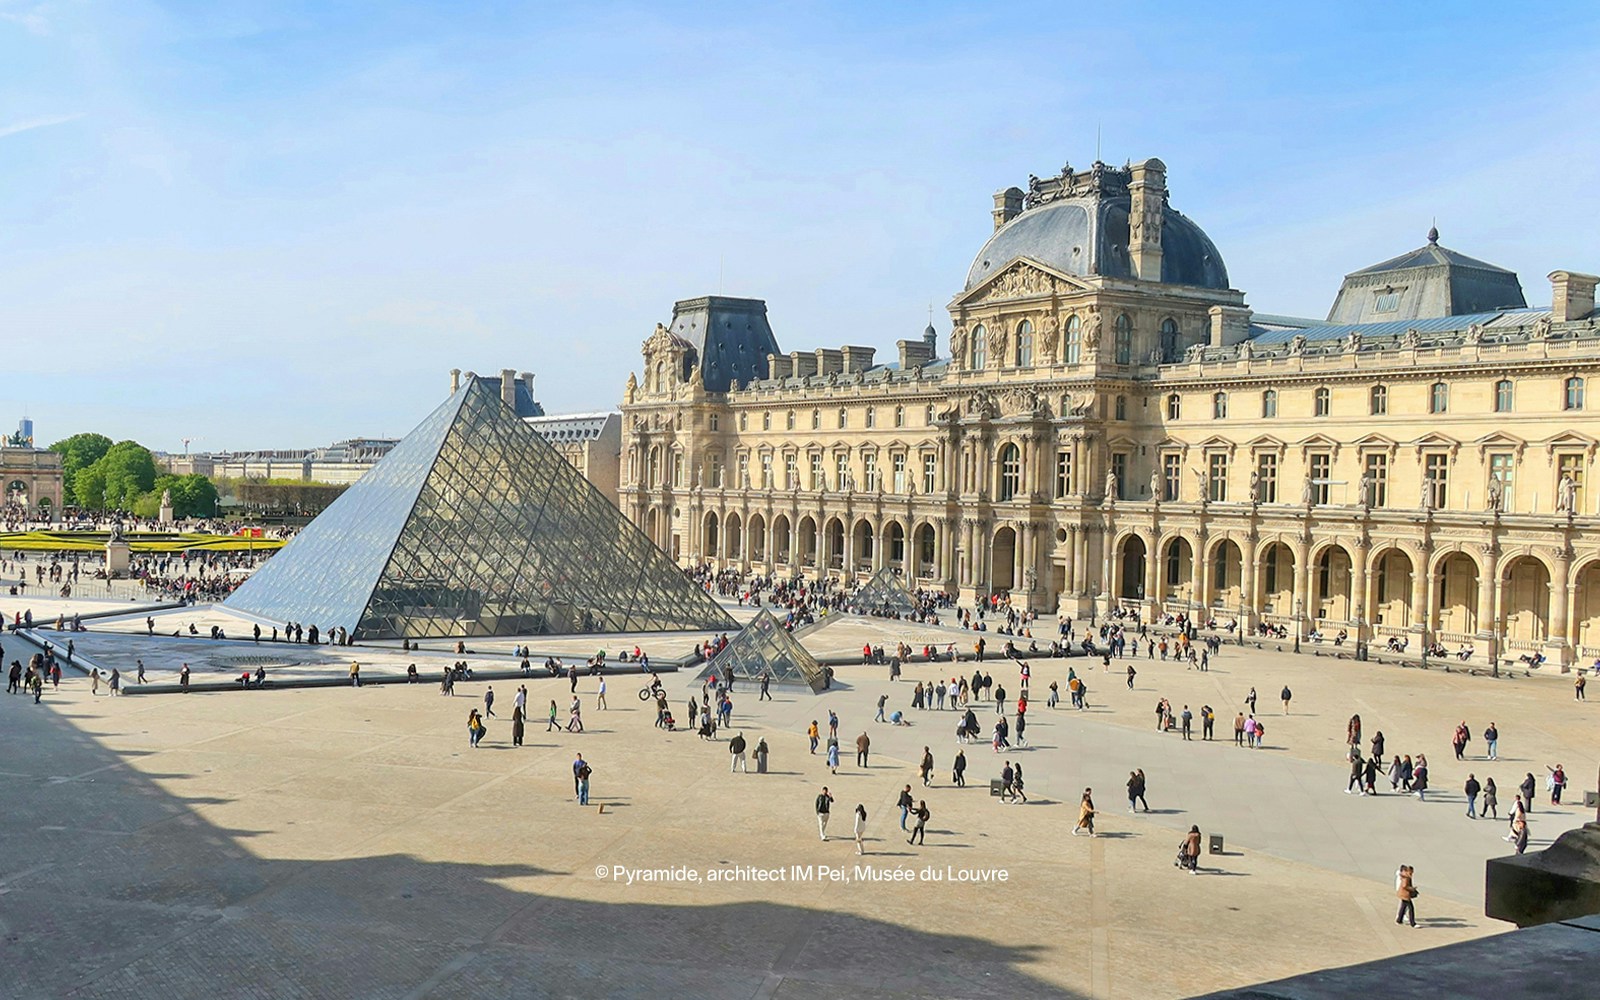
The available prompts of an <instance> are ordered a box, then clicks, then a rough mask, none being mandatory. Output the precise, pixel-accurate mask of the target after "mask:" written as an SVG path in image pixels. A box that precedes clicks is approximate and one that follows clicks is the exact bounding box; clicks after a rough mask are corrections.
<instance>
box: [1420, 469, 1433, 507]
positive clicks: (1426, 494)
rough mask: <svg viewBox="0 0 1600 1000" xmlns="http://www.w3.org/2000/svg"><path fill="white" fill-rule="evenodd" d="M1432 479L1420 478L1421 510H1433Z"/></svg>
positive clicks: (1428, 477) (1430, 477)
mask: <svg viewBox="0 0 1600 1000" xmlns="http://www.w3.org/2000/svg"><path fill="white" fill-rule="evenodd" d="M1434 485H1435V484H1434V479H1433V477H1432V476H1423V477H1422V509H1423V510H1432V509H1433V492H1434Z"/></svg>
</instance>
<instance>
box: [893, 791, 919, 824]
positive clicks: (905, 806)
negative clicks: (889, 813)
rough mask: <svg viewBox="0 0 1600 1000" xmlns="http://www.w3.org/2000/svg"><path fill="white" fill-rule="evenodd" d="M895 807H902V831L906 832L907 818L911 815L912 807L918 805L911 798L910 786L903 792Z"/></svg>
mask: <svg viewBox="0 0 1600 1000" xmlns="http://www.w3.org/2000/svg"><path fill="white" fill-rule="evenodd" d="M895 805H897V806H899V807H900V829H902V830H904V829H905V828H906V817H907V816H909V815H911V807H912V806H914V805H916V802H915V801H914V800H913V799H912V798H911V786H910V785H907V786H906V787H905V788H904V789H902V790H901V792H900V798H899V799H898V800H896V802H895Z"/></svg>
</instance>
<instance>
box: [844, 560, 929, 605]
mask: <svg viewBox="0 0 1600 1000" xmlns="http://www.w3.org/2000/svg"><path fill="white" fill-rule="evenodd" d="M850 607H851V608H852V610H854V611H855V612H856V613H857V614H863V615H870V614H874V613H878V614H882V613H884V612H890V613H893V614H897V615H900V616H901V617H904V616H906V615H909V614H911V613H912V612H913V611H915V610H917V602H916V601H915V600H913V599H912V597H911V591H909V590H907V589H906V585H905V583H904V582H902V581H901V579H900V574H899V572H898V571H896V570H895V568H894V567H893V566H885V567H884V568H883V569H880V570H878V571H877V572H876V573H874V574H872V576H871V578H870V579H868V580H867V582H866V583H863V584H862V585H861V586H860V587H857V588H856V592H855V593H854V594H853V595H851V597H850Z"/></svg>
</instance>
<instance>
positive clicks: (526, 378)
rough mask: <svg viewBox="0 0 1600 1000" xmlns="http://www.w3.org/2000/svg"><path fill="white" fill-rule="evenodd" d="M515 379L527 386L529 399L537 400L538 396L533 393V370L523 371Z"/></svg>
mask: <svg viewBox="0 0 1600 1000" xmlns="http://www.w3.org/2000/svg"><path fill="white" fill-rule="evenodd" d="M517 381H519V382H521V383H522V384H523V385H525V386H527V387H528V398H529V399H532V400H537V399H538V398H539V397H538V396H535V395H534V394H533V372H523V373H522V374H520V375H518V376H517Z"/></svg>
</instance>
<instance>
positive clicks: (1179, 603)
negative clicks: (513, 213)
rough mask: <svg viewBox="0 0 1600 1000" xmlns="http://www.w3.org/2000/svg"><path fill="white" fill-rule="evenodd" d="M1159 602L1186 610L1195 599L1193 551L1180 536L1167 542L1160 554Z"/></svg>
mask: <svg viewBox="0 0 1600 1000" xmlns="http://www.w3.org/2000/svg"><path fill="white" fill-rule="evenodd" d="M1160 592H1161V601H1162V603H1163V604H1165V603H1167V602H1169V601H1170V602H1172V604H1173V605H1174V606H1175V607H1176V608H1180V609H1182V608H1187V607H1188V605H1189V604H1190V603H1191V602H1192V601H1193V600H1194V599H1195V589H1194V549H1193V548H1192V547H1190V545H1189V540H1188V539H1187V538H1184V537H1183V536H1182V535H1179V536H1176V537H1174V538H1172V539H1170V540H1168V542H1167V544H1166V547H1165V548H1164V549H1162V553H1161V590H1160Z"/></svg>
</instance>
